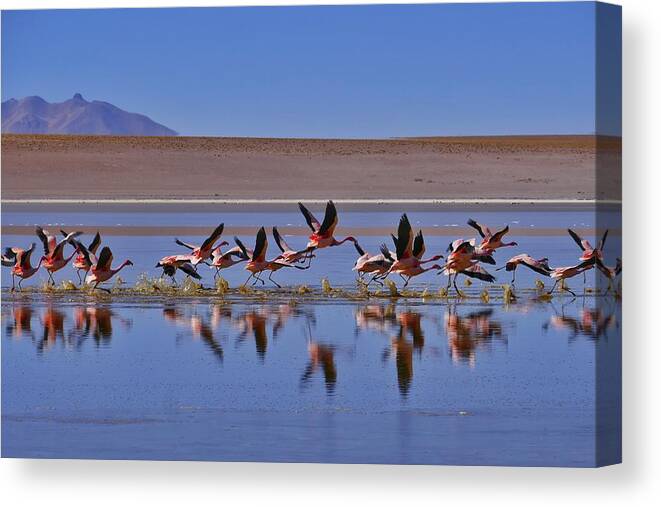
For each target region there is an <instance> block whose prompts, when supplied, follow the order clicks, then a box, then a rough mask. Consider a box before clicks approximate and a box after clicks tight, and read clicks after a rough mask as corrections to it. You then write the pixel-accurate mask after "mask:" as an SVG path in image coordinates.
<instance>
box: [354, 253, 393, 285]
mask: <svg viewBox="0 0 661 507" xmlns="http://www.w3.org/2000/svg"><path fill="white" fill-rule="evenodd" d="M354 246H355V247H356V251H357V252H358V255H359V257H358V259H356V263H355V264H354V266H353V271H356V272H357V273H358V279H359V280H361V281H362V280H363V277H364V276H365V275H366V274H368V273H374V274H373V276H372V278H370V280H369V282H367V286H368V287H369V285H370V284H371V283H372V282H374V281H376V282H377V283H380V284H381V285H383V283H382V282H381V281H380V280H379V277H382V276H383V275H385V274H386V273H387V272H388V270H389V269H390V267H391V266H392V265H393V263H394V262H395V260H394V257H395V253H394V252H390V251H389V250H388V247H386V245H381V248H383V249H385V250H386V251H387V252H388V257H386V256H385V255H384V254H383V253H380V254H377V255H371V254H369V253H367V252H365V251H364V250H363V249H362V248H361V246H360V245H359V244H358V243H354Z"/></svg>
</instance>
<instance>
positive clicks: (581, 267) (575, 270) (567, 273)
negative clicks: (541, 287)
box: [548, 259, 594, 297]
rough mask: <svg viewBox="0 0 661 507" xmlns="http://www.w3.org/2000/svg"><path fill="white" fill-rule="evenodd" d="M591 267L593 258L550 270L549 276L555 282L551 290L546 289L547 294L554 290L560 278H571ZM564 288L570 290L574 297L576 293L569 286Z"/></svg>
mask: <svg viewBox="0 0 661 507" xmlns="http://www.w3.org/2000/svg"><path fill="white" fill-rule="evenodd" d="M592 268H594V259H590V260H587V261H583V262H581V263H580V264H577V265H576V266H566V267H562V268H555V269H553V270H551V273H549V276H550V277H551V278H553V279H554V280H555V283H554V284H553V287H552V288H551V290H550V291H548V294H553V291H554V290H555V288H556V286H557V285H558V282H559V281H560V280H567V279H569V278H573V277H575V276H576V275H579V274H581V273H585V272H586V271H588V270H590V269H592ZM565 290H567V292H570V293H571V294H572V295H573V296H574V297H575V296H576V293H574V292H573V291H572V290H570V289H569V288H566V289H565Z"/></svg>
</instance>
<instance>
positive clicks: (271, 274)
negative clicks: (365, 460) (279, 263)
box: [269, 271, 282, 289]
mask: <svg viewBox="0 0 661 507" xmlns="http://www.w3.org/2000/svg"><path fill="white" fill-rule="evenodd" d="M272 276H273V271H271V272H270V273H269V280H271V281H272V282H273V283H274V284H275V286H276V287H277V288H278V289H282V285H280V284H279V283H278V282H276V281H275V280H274V279H273V278H271V277H272Z"/></svg>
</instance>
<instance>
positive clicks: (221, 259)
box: [210, 246, 251, 280]
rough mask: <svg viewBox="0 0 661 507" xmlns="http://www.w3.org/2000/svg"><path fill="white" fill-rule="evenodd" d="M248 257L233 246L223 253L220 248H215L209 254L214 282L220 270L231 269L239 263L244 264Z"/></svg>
mask: <svg viewBox="0 0 661 507" xmlns="http://www.w3.org/2000/svg"><path fill="white" fill-rule="evenodd" d="M247 253H248V255H250V254H251V252H250V251H248V252H247ZM248 258H249V257H248V256H247V255H245V254H244V253H243V251H242V250H241V248H240V247H238V246H235V247H232V248H230V249H229V250H227V252H225V253H223V252H222V251H221V249H220V246H218V247H216V248H215V249H214V250H213V252H211V266H210V268H211V269H215V270H216V272H215V273H214V275H213V278H214V280H215V279H216V278H218V276H219V274H220V270H221V269H227V268H231V267H232V266H234V265H235V264H239V263H240V262H245V261H247V260H248Z"/></svg>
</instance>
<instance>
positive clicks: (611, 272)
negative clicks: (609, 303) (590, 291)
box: [595, 257, 622, 292]
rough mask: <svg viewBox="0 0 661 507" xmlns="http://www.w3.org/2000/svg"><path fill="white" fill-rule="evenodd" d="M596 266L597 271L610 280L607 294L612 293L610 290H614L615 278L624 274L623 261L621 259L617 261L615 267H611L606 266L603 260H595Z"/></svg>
mask: <svg viewBox="0 0 661 507" xmlns="http://www.w3.org/2000/svg"><path fill="white" fill-rule="evenodd" d="M595 266H597V269H598V270H599V271H601V273H602V274H603V275H604V276H605V277H606V278H608V289H607V290H606V292H610V290H611V289H612V288H613V280H614V279H615V277H617V276H619V275H620V273H622V259H620V258H619V257H618V258H617V259H616V260H615V266H613V267H610V266H606V265H605V264H604V263H603V262H602V261H601V259H598V258H597V259H595Z"/></svg>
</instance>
